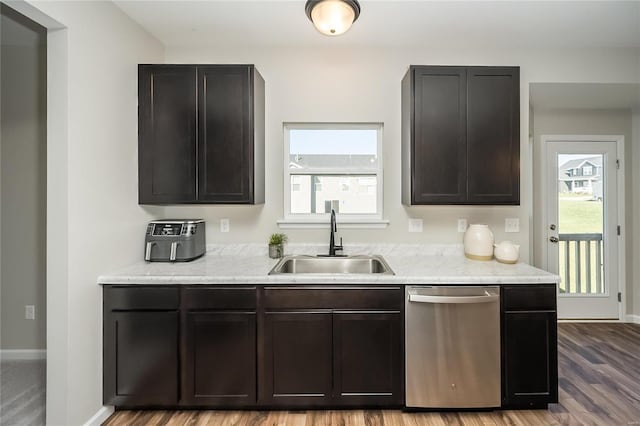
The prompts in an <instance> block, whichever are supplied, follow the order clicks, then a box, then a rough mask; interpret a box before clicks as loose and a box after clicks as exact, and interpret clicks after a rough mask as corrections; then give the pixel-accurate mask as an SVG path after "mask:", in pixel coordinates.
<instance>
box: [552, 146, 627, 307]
mask: <svg viewBox="0 0 640 426" xmlns="http://www.w3.org/2000/svg"><path fill="white" fill-rule="evenodd" d="M546 148H547V167H548V169H547V170H548V173H547V194H546V199H547V200H548V212H547V221H546V224H545V231H544V232H545V234H546V245H547V267H548V269H549V270H550V271H551V272H554V273H557V274H558V275H560V279H561V281H560V286H559V290H558V291H559V294H558V317H559V318H561V319H563V318H564V319H619V318H620V308H619V297H620V296H619V294H618V292H619V291H620V288H619V285H620V283H619V277H618V270H619V266H618V256H619V255H620V256H622V255H623V253H618V225H619V222H618V196H623V194H622V193H620V194H619V191H620V186H619V185H621V180H622V179H621V178H620V177H619V176H618V174H619V172H618V167H619V163H618V158H620V157H619V156H618V145H617V142H615V141H610V142H601V141H583V140H580V141H561V140H552V141H547V146H546Z"/></svg>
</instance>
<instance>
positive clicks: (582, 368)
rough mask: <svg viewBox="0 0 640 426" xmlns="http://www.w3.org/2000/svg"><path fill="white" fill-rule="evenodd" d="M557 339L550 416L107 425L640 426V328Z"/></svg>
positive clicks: (356, 415)
mask: <svg viewBox="0 0 640 426" xmlns="http://www.w3.org/2000/svg"><path fill="white" fill-rule="evenodd" d="M558 337H559V341H558V351H559V361H558V362H559V365H558V368H559V373H560V379H559V388H560V389H559V395H560V403H559V404H552V405H550V406H549V409H548V410H523V411H493V412H440V413H403V412H402V411H397V410H382V411H381V410H344V411H118V412H116V413H114V414H113V415H112V416H111V417H110V418H109V419H108V420H107V421H106V422H105V425H107V426H116V425H167V426H178V425H207V426H214V425H215V426H218V425H225V426H226V425H265V426H266V425H268V426H271V425H273V426H275V425H296V426H298V425H299V426H311V425H345V426H346V425H367V426H369V425H371V426H373V425H392V426H403V425H407V426H409V425H412V426H413V425H415V426H417V425H606V426H609V425H640V325H635V324H579V323H571V324H560V325H559V326H558Z"/></svg>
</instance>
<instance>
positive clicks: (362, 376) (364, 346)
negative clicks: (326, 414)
mask: <svg viewBox="0 0 640 426" xmlns="http://www.w3.org/2000/svg"><path fill="white" fill-rule="evenodd" d="M401 358H402V314H401V313H400V312H399V311H398V312H359V311H352V312H335V313H334V314H333V386H334V403H335V404H336V405H347V406H359V405H380V406H399V405H402V403H403V398H402V364H403V362H402V359H401Z"/></svg>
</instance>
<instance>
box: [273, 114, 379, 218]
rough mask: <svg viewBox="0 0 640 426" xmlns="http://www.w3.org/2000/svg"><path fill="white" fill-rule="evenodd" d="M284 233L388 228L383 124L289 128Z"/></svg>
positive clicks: (286, 132) (292, 125) (290, 125)
mask: <svg viewBox="0 0 640 426" xmlns="http://www.w3.org/2000/svg"><path fill="white" fill-rule="evenodd" d="M284 156H285V158H284V197H283V198H284V219H283V220H280V221H278V224H279V225H280V227H283V228H298V227H299V228H314V227H325V226H326V224H327V222H328V220H329V214H330V213H331V209H333V210H335V211H336V214H337V220H338V224H339V225H341V226H343V227H347V228H350V227H358V228H360V227H365V228H379V227H385V226H387V224H388V221H385V220H383V218H382V199H383V198H382V192H383V191H382V189H383V188H382V182H383V180H382V124H380V123H363V124H345V123H285V125H284Z"/></svg>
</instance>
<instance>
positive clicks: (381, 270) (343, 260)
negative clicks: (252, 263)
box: [269, 255, 395, 275]
mask: <svg viewBox="0 0 640 426" xmlns="http://www.w3.org/2000/svg"><path fill="white" fill-rule="evenodd" d="M280 274H377V275H395V274H394V272H393V271H392V270H391V268H390V267H389V265H388V264H387V262H386V261H385V260H384V259H383V257H382V256H379V255H354V256H326V257H323V256H306V255H290V256H285V257H283V258H282V259H280V261H279V262H278V263H277V264H276V266H274V267H273V269H271V271H270V272H269V275H280Z"/></svg>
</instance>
